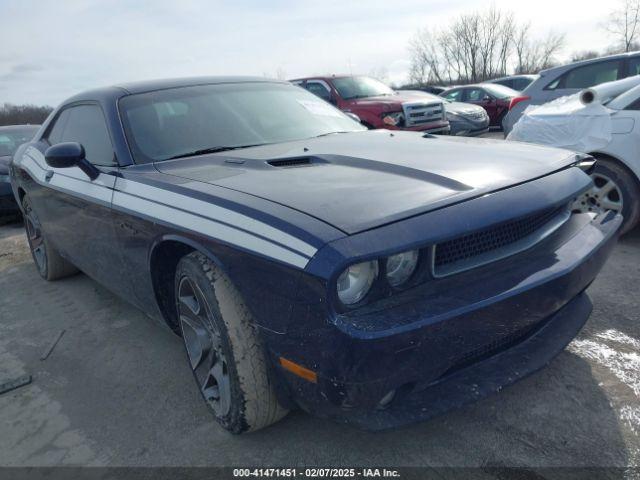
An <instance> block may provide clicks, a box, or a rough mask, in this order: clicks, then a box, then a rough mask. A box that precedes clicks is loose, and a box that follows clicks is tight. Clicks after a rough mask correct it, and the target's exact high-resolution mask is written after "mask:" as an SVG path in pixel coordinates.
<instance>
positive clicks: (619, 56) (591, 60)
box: [540, 50, 640, 75]
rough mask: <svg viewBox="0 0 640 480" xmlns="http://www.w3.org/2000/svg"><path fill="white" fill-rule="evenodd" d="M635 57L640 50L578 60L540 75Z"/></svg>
mask: <svg viewBox="0 0 640 480" xmlns="http://www.w3.org/2000/svg"><path fill="white" fill-rule="evenodd" d="M637 55H640V50H636V51H633V52H625V53H616V54H614V55H605V56H604V57H596V58H589V59H587V60H580V61H578V62H572V63H566V64H564V65H558V66H557V67H552V68H547V69H546V70H542V71H541V72H540V74H541V75H546V74H548V73H550V72H555V71H556V70H563V69H565V68H567V67H575V66H579V65H589V64H590V63H596V62H601V61H602V60H617V59H623V58H628V57H633V56H637Z"/></svg>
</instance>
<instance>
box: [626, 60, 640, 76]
mask: <svg viewBox="0 0 640 480" xmlns="http://www.w3.org/2000/svg"><path fill="white" fill-rule="evenodd" d="M634 75H640V57H631V58H630V59H629V76H630V77H632V76H634Z"/></svg>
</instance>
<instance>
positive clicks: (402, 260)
mask: <svg viewBox="0 0 640 480" xmlns="http://www.w3.org/2000/svg"><path fill="white" fill-rule="evenodd" d="M386 266H387V281H388V282H389V284H390V285H391V286H392V287H399V286H400V285H402V284H403V283H405V282H406V281H407V280H409V278H411V275H413V272H415V271H416V267H417V266H418V251H417V250H409V251H408V252H402V253H398V254H396V255H391V256H390V257H389V258H387V265H386Z"/></svg>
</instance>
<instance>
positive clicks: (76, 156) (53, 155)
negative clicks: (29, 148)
mask: <svg viewBox="0 0 640 480" xmlns="http://www.w3.org/2000/svg"><path fill="white" fill-rule="evenodd" d="M44 159H45V160H46V162H47V165H49V166H50V167H53V168H69V167H77V166H78V164H79V163H80V162H81V161H82V160H84V159H85V153H84V147H83V146H82V145H80V144H79V143H76V142H67V143H58V144H57V145H52V146H50V147H49V148H47V151H46V152H44Z"/></svg>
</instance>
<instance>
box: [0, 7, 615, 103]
mask: <svg viewBox="0 0 640 480" xmlns="http://www.w3.org/2000/svg"><path fill="white" fill-rule="evenodd" d="M588 3H589V4H588V5H587V2H583V1H577V0H563V1H557V0H536V1H531V0H529V1H527V2H514V1H512V0H497V1H495V2H493V4H494V5H495V6H496V7H498V8H500V9H503V10H511V11H513V12H514V14H515V17H516V19H517V20H518V21H521V22H526V21H531V23H532V26H533V32H534V33H539V34H540V35H544V34H545V33H546V32H548V31H549V29H553V30H554V31H556V32H565V33H566V40H567V45H566V47H565V49H564V51H563V56H565V57H568V56H569V55H570V54H571V53H572V52H573V51H576V50H585V49H598V50H600V49H603V48H605V47H606V46H607V45H608V44H609V43H610V39H609V38H608V37H607V35H606V33H605V32H604V31H603V30H602V29H601V28H599V26H598V24H599V22H601V21H602V19H603V18H604V17H605V16H606V15H607V13H608V12H609V10H610V9H611V8H613V7H614V6H615V0H613V1H611V2H588ZM487 5H489V2H485V1H481V0H402V1H393V0H370V1H367V0H358V1H349V0H340V1H337V0H336V1H334V0H315V1H303V0H262V1H261V0H253V1H242V0H237V1H234V2H232V1H229V2H216V1H213V0H174V1H164V0H144V1H143V0H138V1H133V0H131V1H125V0H121V1H116V0H113V1H108V0H102V1H100V0H83V1H80V0H77V1H76V0H57V1H45V0H0V19H1V22H0V23H1V26H0V104H1V103H4V102H11V103H35V104H49V105H56V104H57V103H59V102H61V101H62V100H64V99H65V98H66V97H68V96H70V95H72V94H74V93H77V92H79V91H81V90H85V89H88V88H93V87H98V86H104V85H111V84H115V83H118V82H124V81H131V80H143V79H149V78H167V77H180V76H193V75H233V74H239V75H270V76H276V75H277V74H278V72H280V73H284V74H285V75H286V76H287V78H293V77H299V76H305V75H313V74H322V73H349V72H353V73H364V74H368V73H370V72H372V71H374V70H377V69H381V68H384V69H386V70H387V71H388V73H389V77H390V79H391V80H393V81H395V82H402V81H404V80H405V79H406V75H407V70H408V66H409V57H410V54H409V51H408V49H407V44H408V41H409V39H410V38H411V37H412V36H413V35H414V34H415V32H416V30H417V29H418V28H420V27H426V26H428V27H437V26H439V25H446V23H447V22H448V21H450V20H451V19H453V18H455V17H456V16H457V15H459V14H460V13H465V12H473V11H476V10H482V9H483V8H486V6H487Z"/></svg>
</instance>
